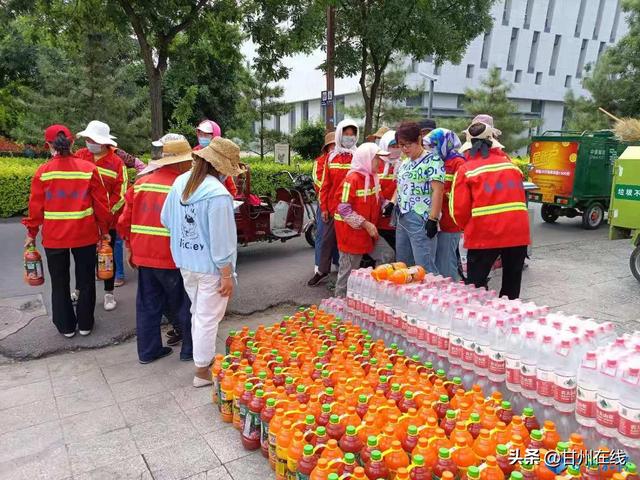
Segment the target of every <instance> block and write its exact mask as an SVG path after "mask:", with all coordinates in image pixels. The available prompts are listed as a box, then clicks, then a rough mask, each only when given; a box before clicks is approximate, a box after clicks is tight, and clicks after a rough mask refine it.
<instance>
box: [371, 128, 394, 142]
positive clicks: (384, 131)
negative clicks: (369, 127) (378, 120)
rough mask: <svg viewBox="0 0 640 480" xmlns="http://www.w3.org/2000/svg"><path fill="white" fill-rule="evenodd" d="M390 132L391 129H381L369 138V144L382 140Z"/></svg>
mask: <svg viewBox="0 0 640 480" xmlns="http://www.w3.org/2000/svg"><path fill="white" fill-rule="evenodd" d="M388 131H389V127H380V128H379V129H378V130H377V131H376V132H375V133H372V134H371V135H369V136H368V137H367V139H366V140H367V142H373V141H375V140H376V139H378V138H382V136H383V135H384V134H385V133H387V132H388Z"/></svg>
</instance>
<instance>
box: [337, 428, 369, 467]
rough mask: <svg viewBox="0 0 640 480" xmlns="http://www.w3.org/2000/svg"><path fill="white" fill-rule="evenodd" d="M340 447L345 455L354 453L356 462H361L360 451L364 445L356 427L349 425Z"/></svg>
mask: <svg viewBox="0 0 640 480" xmlns="http://www.w3.org/2000/svg"><path fill="white" fill-rule="evenodd" d="M338 445H339V446H340V450H342V451H343V452H344V453H352V454H353V455H354V456H355V458H356V461H358V462H359V461H360V451H361V450H362V448H363V447H364V445H363V444H362V441H361V440H360V438H358V434H357V431H356V427H354V426H353V425H349V426H348V427H347V429H346V431H345V434H344V435H343V436H342V438H341V439H340V442H339V443H338Z"/></svg>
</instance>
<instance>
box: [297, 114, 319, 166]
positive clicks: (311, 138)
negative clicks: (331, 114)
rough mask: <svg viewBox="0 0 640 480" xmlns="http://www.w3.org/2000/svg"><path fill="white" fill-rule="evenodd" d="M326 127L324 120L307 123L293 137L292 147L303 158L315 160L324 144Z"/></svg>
mask: <svg viewBox="0 0 640 480" xmlns="http://www.w3.org/2000/svg"><path fill="white" fill-rule="evenodd" d="M324 134H325V128H324V124H323V123H322V122H316V123H305V124H304V125H302V126H301V127H300V128H299V129H298V130H296V132H295V133H294V134H293V136H292V137H291V148H293V149H294V150H295V151H296V152H298V153H299V154H300V156H301V157H302V158H305V159H307V160H313V159H314V158H315V157H317V156H318V155H320V150H321V149H322V146H323V145H324Z"/></svg>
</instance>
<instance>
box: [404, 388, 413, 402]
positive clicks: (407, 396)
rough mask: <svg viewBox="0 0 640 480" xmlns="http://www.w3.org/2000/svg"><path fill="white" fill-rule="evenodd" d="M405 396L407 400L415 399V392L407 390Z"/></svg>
mask: <svg viewBox="0 0 640 480" xmlns="http://www.w3.org/2000/svg"><path fill="white" fill-rule="evenodd" d="M404 398H406V399H407V400H413V392H411V391H409V390H407V391H406V392H404Z"/></svg>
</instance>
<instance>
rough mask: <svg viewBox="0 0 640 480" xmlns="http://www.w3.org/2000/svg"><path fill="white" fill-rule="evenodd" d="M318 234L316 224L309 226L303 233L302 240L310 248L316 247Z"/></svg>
mask: <svg viewBox="0 0 640 480" xmlns="http://www.w3.org/2000/svg"><path fill="white" fill-rule="evenodd" d="M317 233H318V224H317V223H316V222H314V223H313V225H311V226H310V227H309V228H308V229H307V231H306V232H304V239H305V240H306V241H307V243H308V244H309V245H311V246H312V247H315V246H316V235H317Z"/></svg>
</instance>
